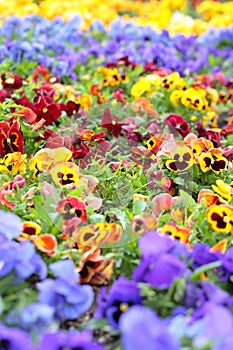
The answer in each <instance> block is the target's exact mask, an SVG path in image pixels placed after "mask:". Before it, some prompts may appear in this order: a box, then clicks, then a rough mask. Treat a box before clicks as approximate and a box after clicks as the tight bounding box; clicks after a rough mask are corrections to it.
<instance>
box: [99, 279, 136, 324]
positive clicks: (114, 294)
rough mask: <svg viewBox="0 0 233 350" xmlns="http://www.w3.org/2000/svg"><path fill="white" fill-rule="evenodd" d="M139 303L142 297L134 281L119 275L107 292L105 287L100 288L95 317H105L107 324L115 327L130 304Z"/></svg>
mask: <svg viewBox="0 0 233 350" xmlns="http://www.w3.org/2000/svg"><path fill="white" fill-rule="evenodd" d="M140 304H142V298H141V295H140V289H139V288H138V287H137V284H136V282H135V281H129V280H127V279H126V278H125V277H124V276H120V277H119V278H118V279H117V280H116V281H115V282H114V283H113V285H112V287H111V288H110V290H109V292H108V293H107V290H106V288H102V289H101V291H100V293H99V295H98V298H97V307H96V310H95V317H96V318H107V320H108V322H109V324H110V325H111V326H112V327H113V328H117V327H118V323H119V319H120V317H121V315H122V314H123V313H124V312H125V311H126V310H127V309H128V308H130V307H131V306H132V305H140Z"/></svg>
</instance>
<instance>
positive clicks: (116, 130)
mask: <svg viewBox="0 0 233 350" xmlns="http://www.w3.org/2000/svg"><path fill="white" fill-rule="evenodd" d="M122 125H123V124H122V123H120V122H119V118H118V117H117V116H115V117H113V116H112V115H111V112H110V109H109V108H105V110H104V112H103V116H102V124H101V126H102V128H104V129H107V131H108V133H110V134H112V135H113V136H114V137H116V138H118V136H119V135H120V134H121V130H122Z"/></svg>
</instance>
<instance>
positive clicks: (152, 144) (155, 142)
mask: <svg viewBox="0 0 233 350" xmlns="http://www.w3.org/2000/svg"><path fill="white" fill-rule="evenodd" d="M161 144H162V140H161V136H160V135H154V136H152V137H151V138H150V139H149V140H148V141H147V143H146V146H147V148H148V149H149V150H151V151H152V152H156V151H157V150H158V149H159V147H160V146H161Z"/></svg>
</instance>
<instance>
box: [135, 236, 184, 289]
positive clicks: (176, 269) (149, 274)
mask: <svg viewBox="0 0 233 350" xmlns="http://www.w3.org/2000/svg"><path fill="white" fill-rule="evenodd" d="M180 244H181V243H179V242H176V241H174V240H172V239H171V238H170V237H167V236H161V235H159V234H157V233H156V232H154V231H151V232H148V233H147V234H145V235H143V236H142V237H141V238H140V240H139V247H140V249H141V252H142V259H141V263H140V265H139V266H138V267H137V268H136V269H135V270H134V272H133V277H134V279H135V280H136V281H138V282H146V283H149V284H151V285H152V286H154V287H157V288H169V287H170V285H171V284H172V282H173V281H174V280H175V279H176V278H178V277H181V276H184V275H186V274H188V273H189V271H188V269H187V267H186V263H185V262H184V261H182V260H181V259H180V258H179V255H180V253H179V250H177V249H175V248H176V245H180ZM173 250H174V252H175V254H173Z"/></svg>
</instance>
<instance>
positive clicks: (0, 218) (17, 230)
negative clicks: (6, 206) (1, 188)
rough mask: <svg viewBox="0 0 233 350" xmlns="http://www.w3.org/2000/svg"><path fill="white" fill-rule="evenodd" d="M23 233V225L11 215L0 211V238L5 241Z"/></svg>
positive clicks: (17, 218) (15, 216)
mask: <svg viewBox="0 0 233 350" xmlns="http://www.w3.org/2000/svg"><path fill="white" fill-rule="evenodd" d="M22 231H23V223H22V222H21V220H20V218H19V217H18V216H17V215H15V214H13V213H8V212H5V211H3V210H0V236H2V237H4V238H6V239H13V238H17V237H18V236H19V235H20V234H21V232H22Z"/></svg>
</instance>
